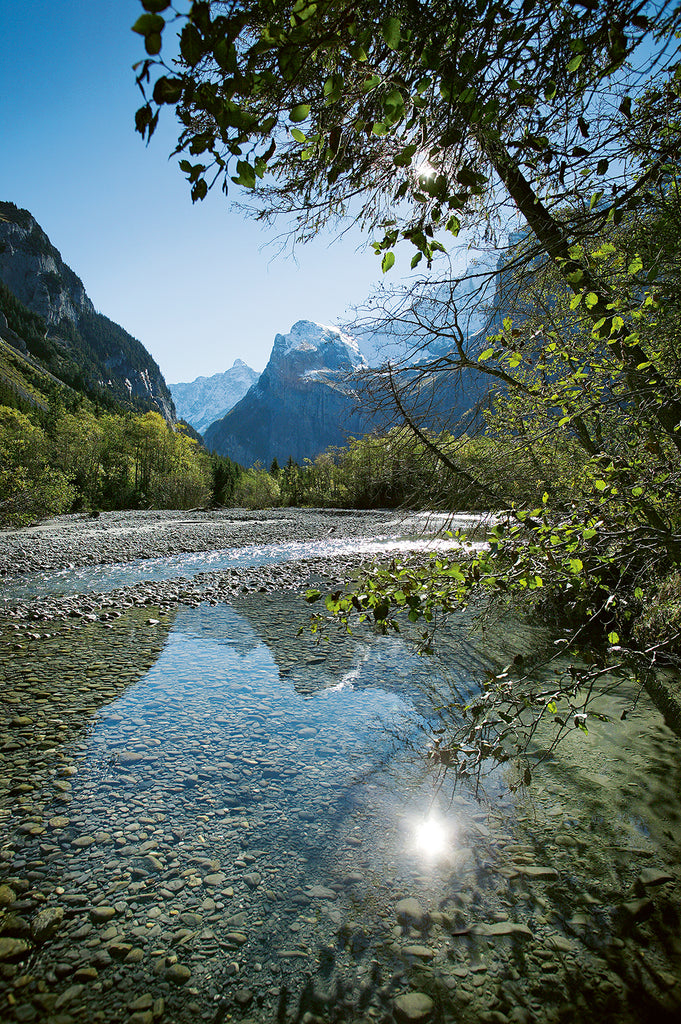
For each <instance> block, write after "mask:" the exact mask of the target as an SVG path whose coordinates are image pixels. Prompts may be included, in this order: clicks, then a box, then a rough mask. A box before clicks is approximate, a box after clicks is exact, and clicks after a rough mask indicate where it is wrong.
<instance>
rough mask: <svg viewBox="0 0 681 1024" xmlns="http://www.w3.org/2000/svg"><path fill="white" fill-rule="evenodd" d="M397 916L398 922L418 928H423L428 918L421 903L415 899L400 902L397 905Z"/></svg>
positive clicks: (409, 898) (410, 898)
mask: <svg viewBox="0 0 681 1024" xmlns="http://www.w3.org/2000/svg"><path fill="white" fill-rule="evenodd" d="M395 914H396V915H397V920H398V921H404V922H407V923H409V924H413V925H414V926H415V927H416V928H422V927H423V925H424V924H425V922H426V920H427V917H428V915H427V914H426V912H425V911H424V909H423V907H422V906H421V904H420V903H419V901H418V900H415V899H414V898H413V897H408V898H407V899H405V900H400V901H399V903H397V904H396V905H395Z"/></svg>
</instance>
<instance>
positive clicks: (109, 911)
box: [90, 907, 116, 924]
mask: <svg viewBox="0 0 681 1024" xmlns="http://www.w3.org/2000/svg"><path fill="white" fill-rule="evenodd" d="M115 916H116V908H115V907H92V909H91V910H90V918H91V920H92V921H93V923H94V924H104V923H105V922H106V921H110V920H111V918H112V917H115Z"/></svg>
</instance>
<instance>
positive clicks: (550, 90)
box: [544, 81, 558, 103]
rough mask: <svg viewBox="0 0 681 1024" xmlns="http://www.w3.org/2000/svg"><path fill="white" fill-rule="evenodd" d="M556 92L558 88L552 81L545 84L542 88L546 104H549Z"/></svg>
mask: <svg viewBox="0 0 681 1024" xmlns="http://www.w3.org/2000/svg"><path fill="white" fill-rule="evenodd" d="M557 92H558V86H557V85H556V83H555V82H553V81H549V82H547V83H546V85H545V86H544V99H545V100H546V102H547V103H549V102H550V101H551V100H552V99H553V98H554V96H555V95H556V93H557Z"/></svg>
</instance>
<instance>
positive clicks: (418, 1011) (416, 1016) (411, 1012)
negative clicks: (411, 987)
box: [393, 992, 433, 1024]
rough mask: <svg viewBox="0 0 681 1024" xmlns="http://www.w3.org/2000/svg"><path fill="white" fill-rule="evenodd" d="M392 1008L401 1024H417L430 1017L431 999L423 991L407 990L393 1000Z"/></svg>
mask: <svg viewBox="0 0 681 1024" xmlns="http://www.w3.org/2000/svg"><path fill="white" fill-rule="evenodd" d="M393 1010H394V1012H395V1017H396V1018H397V1020H398V1021H400V1022H401V1024H418V1022H419V1021H427V1020H429V1019H430V1017H431V1015H432V1013H433V1000H432V999H431V998H430V996H427V995H426V994H425V992H407V993H405V994H404V995H402V996H398V997H397V998H396V999H395V1000H394V1001H393Z"/></svg>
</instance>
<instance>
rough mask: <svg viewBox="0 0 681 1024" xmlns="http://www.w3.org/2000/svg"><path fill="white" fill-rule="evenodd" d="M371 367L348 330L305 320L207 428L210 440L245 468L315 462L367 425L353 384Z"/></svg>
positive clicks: (282, 340) (278, 339) (276, 345)
mask: <svg viewBox="0 0 681 1024" xmlns="http://www.w3.org/2000/svg"><path fill="white" fill-rule="evenodd" d="M366 368H367V363H366V360H365V359H364V357H363V356H362V354H361V352H360V351H359V348H358V346H357V343H356V341H355V340H354V339H353V338H351V337H350V336H349V335H346V334H343V333H342V332H341V331H339V330H338V328H336V327H325V326H322V325H321V324H315V323H312V322H311V321H309V320H300V321H298V323H296V324H294V325H293V327H292V328H291V331H290V333H289V334H278V335H277V336H276V338H275V339H274V346H273V348H272V354H271V355H270V360H269V362H268V364H267V366H266V367H265V369H264V371H263V373H262V374H261V376H260V379H259V380H258V381H257V383H256V384H254V385H253V387H252V388H251V389H250V390H249V392H248V394H246V395H245V396H244V398H242V399H241V401H240V402H238V403H237V405H235V406H234V408H233V409H231V410H230V412H229V413H228V414H227V415H226V416H224V417H223V418H222V419H220V420H218V421H217V422H216V423H213V424H212V425H211V426H210V427H209V428H208V429H207V430H206V431H205V433H204V440H205V442H206V445H207V446H208V447H209V448H211V449H212V450H213V451H216V452H218V453H219V454H221V455H228V456H229V457H230V458H231V459H234V460H235V461H236V462H240V463H241V464H242V465H245V466H250V465H252V464H253V463H254V462H256V461H257V460H260V461H261V462H262V463H264V464H265V466H269V465H270V463H271V461H272V459H274V458H276V459H277V461H278V462H279V463H282V464H283V463H284V462H286V460H287V459H288V458H289V456H291V457H292V458H293V459H295V461H296V462H302V460H303V459H305V458H310V459H312V458H314V457H315V456H316V455H318V454H319V453H320V452H322V451H323V450H324V449H325V448H327V447H328V446H329V445H340V444H343V443H344V442H345V441H346V440H347V438H348V436H349V435H350V434H358V433H364V432H365V431H366V430H367V429H368V428H369V424H368V422H367V420H366V418H365V417H364V416H363V415H362V413H361V412H359V411H357V410H356V404H357V395H356V392H355V386H354V385H355V384H356V382H357V379H358V374H359V373H360V371H362V370H365V369H366Z"/></svg>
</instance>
